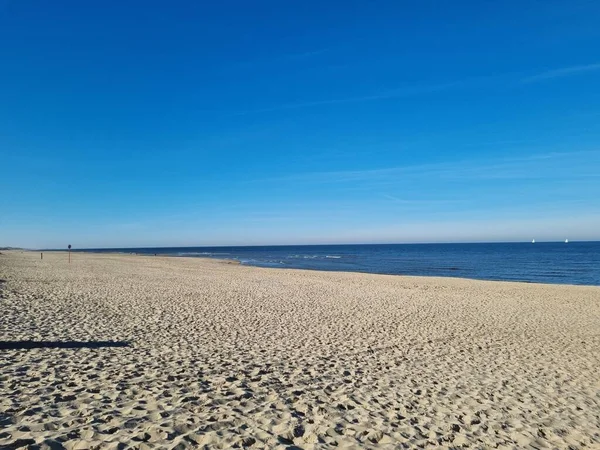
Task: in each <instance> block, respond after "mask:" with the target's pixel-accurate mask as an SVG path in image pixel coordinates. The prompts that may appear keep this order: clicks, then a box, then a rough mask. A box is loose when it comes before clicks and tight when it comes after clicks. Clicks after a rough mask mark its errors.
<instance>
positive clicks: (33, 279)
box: [0, 252, 600, 449]
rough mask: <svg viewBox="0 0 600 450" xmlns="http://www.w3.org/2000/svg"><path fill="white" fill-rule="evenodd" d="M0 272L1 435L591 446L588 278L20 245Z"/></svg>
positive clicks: (47, 441)
mask: <svg viewBox="0 0 600 450" xmlns="http://www.w3.org/2000/svg"><path fill="white" fill-rule="evenodd" d="M0 279H2V280H3V282H2V283H1V284H0V290H1V292H0V296H1V298H0V312H1V313H0V341H2V345H3V349H1V350H0V448H7V449H9V448H32V449H33V448H40V449H41V448H45V449H62V448H66V449H89V448H103V449H104V448H107V449H111V448H114V449H121V448H123V449H124V448H139V449H146V448H231V447H246V446H248V447H252V448H303V449H311V448H334V447H335V448H358V447H360V448H447V449H450V448H477V449H479V448H501V449H502V448H504V449H523V448H530V449H545V448H558V449H567V448H569V449H579V448H581V449H583V448H600V376H599V371H598V367H600V350H599V349H600V288H597V287H573V286H549V285H532V284H518V283H495V282H482V281H469V280H459V279H439V278H438V279H434V278H412V277H393V276H382V275H368V274H349V273H325V272H312V271H293V270H270V269H260V268H252V267H245V266H239V265H231V264H225V263H221V262H218V261H212V260H201V259H193V258H161V257H142V256H115V255H83V254H75V255H74V258H73V263H72V264H71V265H70V266H69V265H68V264H67V263H66V260H65V255H63V254H60V253H55V254H50V253H46V254H45V255H44V260H43V261H40V260H39V254H35V253H20V252H7V253H5V254H3V255H0ZM18 341H29V342H30V343H29V344H26V343H23V342H21V343H18ZM31 341H33V344H32V343H31ZM111 342H112V343H118V344H121V346H114V345H113V344H111V345H108V343H111ZM11 343H12V346H11ZM15 347H16V348H15Z"/></svg>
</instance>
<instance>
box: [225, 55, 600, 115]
mask: <svg viewBox="0 0 600 450" xmlns="http://www.w3.org/2000/svg"><path fill="white" fill-rule="evenodd" d="M325 51H327V50H326V49H325V50H321V51H315V52H307V53H306V54H305V55H307V56H312V55H318V54H321V53H323V52H325ZM596 70H600V63H595V64H587V65H579V66H571V67H563V68H560V69H553V70H548V71H545V72H541V73H538V74H534V75H530V76H527V77H524V78H521V79H519V78H518V77H519V76H522V75H523V73H522V72H521V73H520V74H519V73H514V72H513V73H504V74H499V75H490V76H482V77H472V78H467V79H464V80H458V81H450V82H446V83H438V84H431V85H414V86H404V87H400V88H397V89H391V90H387V91H383V92H380V93H375V94H371V95H363V96H353V97H345V98H335V99H324V100H316V101H310V102H298V103H287V104H281V105H275V106H272V107H267V108H258V109H252V110H247V111H241V112H237V113H234V114H233V115H234V116H245V115H249V114H261V113H269V112H276V111H286V110H294V109H302V108H312V107H317V106H326V105H338V104H347V103H362V102H370V101H378V100H388V99H399V98H406V97H412V96H417V95H422V94H431V93H435V92H442V91H447V90H452V89H461V88H476V87H483V86H489V85H495V84H499V83H507V84H510V83H515V82H516V83H519V82H520V83H523V84H526V83H534V82H538V81H542V80H547V79H552V78H561V77H567V76H571V75H578V74H581V73H584V72H592V71H596Z"/></svg>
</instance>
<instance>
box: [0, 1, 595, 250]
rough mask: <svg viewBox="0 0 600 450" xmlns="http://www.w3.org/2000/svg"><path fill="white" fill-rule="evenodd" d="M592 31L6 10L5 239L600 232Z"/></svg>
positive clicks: (268, 10) (334, 9) (438, 20)
mask: <svg viewBox="0 0 600 450" xmlns="http://www.w3.org/2000/svg"><path fill="white" fill-rule="evenodd" d="M598 23H600V3H598V2H596V1H577V0H575V1H569V2H565V1H544V2H540V1H519V2H517V1H503V2H481V1H472V2H464V1H463V2H460V1H458V2H442V1H423V2H398V1H393V2H392V1H390V2H378V1H373V2H347V1H345V2H333V1H331V2H323V1H320V2H311V1H305V2H281V1H278V2H275V1H273V2H261V1H257V2H233V1H222V2H191V1H190V2H152V1H144V2H133V1H132V2H108V1H102V2H99V1H98V2H96V1H89V2H88V1H86V2H80V1H56V2H47V1H28V0H19V1H6V0H0V61H1V66H0V67H1V70H0V161H1V170H0V190H1V192H2V195H0V245H14V246H26V247H64V246H66V245H67V244H68V243H71V244H73V245H74V246H75V247H78V248H82V247H120V246H176V245H222V244H225V245H227V244H295V243H337V242H339V243H342V242H343V243H346V242H455V241H518V240H525V241H527V240H531V239H532V238H535V239H536V240H553V239H565V238H567V237H568V238H569V239H571V240H577V239H581V240H583V239H586V240H587V239H600V146H599V143H600V125H599V124H600V27H598Z"/></svg>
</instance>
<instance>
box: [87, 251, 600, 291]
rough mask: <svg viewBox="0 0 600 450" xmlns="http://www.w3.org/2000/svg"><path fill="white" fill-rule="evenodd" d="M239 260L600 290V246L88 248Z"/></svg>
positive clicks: (319, 268)
mask: <svg viewBox="0 0 600 450" xmlns="http://www.w3.org/2000/svg"><path fill="white" fill-rule="evenodd" d="M85 251H94V252H115V251H116V252H123V253H140V254H149V255H154V254H158V255H168V256H175V257H177V256H187V257H200V258H218V259H234V260H238V261H240V262H241V263H242V264H247V265H252V266H260V267H273V268H293V269H312V270H330V271H349V272H369V273H380V274H390V275H422V276H436V277H461V278H473V279H480V280H504V281H523V282H532V283H560V284H582V285H596V286H599V285H600V242H570V243H568V244H565V243H563V242H539V243H535V244H531V243H489V244H377V245H375V244H374V245H292V246H261V247H175V248H136V249H102V250H94V249H88V250H85Z"/></svg>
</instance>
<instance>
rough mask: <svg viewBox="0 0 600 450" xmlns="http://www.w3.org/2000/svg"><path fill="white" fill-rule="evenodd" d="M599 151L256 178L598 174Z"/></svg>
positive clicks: (342, 179) (308, 180)
mask: <svg viewBox="0 0 600 450" xmlns="http://www.w3.org/2000/svg"><path fill="white" fill-rule="evenodd" d="M599 157H600V151H575V152H547V153H540V154H536V155H530V156H526V157H520V158H496V159H489V160H479V161H476V160H465V161H449V162H440V163H434V164H420V165H407V166H395V167H386V168H374V169H357V170H338V171H328V172H306V173H298V174H290V175H288V176H282V177H276V178H270V179H263V180H259V181H286V182H300V183H302V182H306V183H344V182H388V181H391V182H394V183H395V182H398V181H400V180H407V179H415V178H417V179H419V178H426V177H430V178H433V177H434V178H435V179H444V180H463V181H464V180H474V179H476V180H494V179H496V180H497V179H507V180H508V179H542V178H556V179H560V178H569V179H575V178H578V179H583V178H599V177H600V174H599V173H597V171H595V170H593V167H594V164H591V165H590V158H592V159H593V160H594V161H596V160H597V159H598V158H599Z"/></svg>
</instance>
